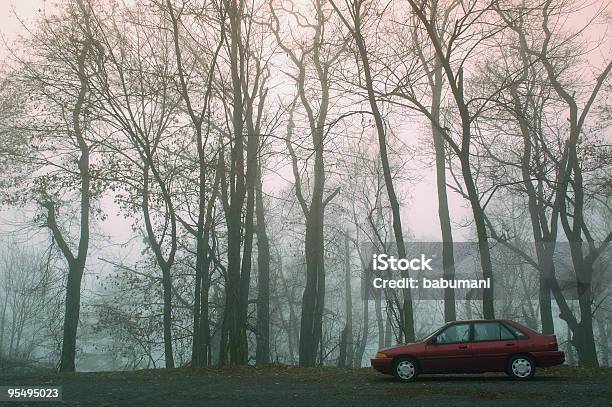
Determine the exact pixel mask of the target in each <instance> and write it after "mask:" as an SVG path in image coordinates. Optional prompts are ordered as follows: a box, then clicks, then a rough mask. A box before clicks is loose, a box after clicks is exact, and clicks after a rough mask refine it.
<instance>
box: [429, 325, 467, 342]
mask: <svg viewBox="0 0 612 407" xmlns="http://www.w3.org/2000/svg"><path fill="white" fill-rule="evenodd" d="M469 340H470V324H454V325H451V326H449V327H448V328H446V329H445V330H444V331H442V332H441V333H440V334H438V336H437V337H436V343H437V344H445V343H462V342H469Z"/></svg>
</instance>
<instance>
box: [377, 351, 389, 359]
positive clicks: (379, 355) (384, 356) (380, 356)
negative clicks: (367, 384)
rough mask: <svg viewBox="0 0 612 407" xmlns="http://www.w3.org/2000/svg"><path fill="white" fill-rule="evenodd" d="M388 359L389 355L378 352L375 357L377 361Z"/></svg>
mask: <svg viewBox="0 0 612 407" xmlns="http://www.w3.org/2000/svg"><path fill="white" fill-rule="evenodd" d="M386 358H387V354H386V353H382V352H378V353H377V354H376V356H375V359H386Z"/></svg>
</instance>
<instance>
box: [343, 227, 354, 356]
mask: <svg viewBox="0 0 612 407" xmlns="http://www.w3.org/2000/svg"><path fill="white" fill-rule="evenodd" d="M350 254H351V253H350V250H349V236H348V231H345V235H344V285H345V287H344V291H345V314H346V325H345V327H344V330H345V332H346V335H345V344H346V349H345V350H346V358H345V360H346V364H345V366H346V367H351V366H352V365H353V353H354V349H353V295H352V291H351V290H352V289H351V258H350Z"/></svg>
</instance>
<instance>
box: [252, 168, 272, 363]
mask: <svg viewBox="0 0 612 407" xmlns="http://www.w3.org/2000/svg"><path fill="white" fill-rule="evenodd" d="M255 212H256V217H257V227H256V233H257V272H258V277H257V348H256V350H255V361H256V363H257V364H266V363H270V242H269V240H268V233H267V231H266V217H265V208H264V203H263V191H262V181H261V162H260V163H259V165H258V166H257V189H256V196H255Z"/></svg>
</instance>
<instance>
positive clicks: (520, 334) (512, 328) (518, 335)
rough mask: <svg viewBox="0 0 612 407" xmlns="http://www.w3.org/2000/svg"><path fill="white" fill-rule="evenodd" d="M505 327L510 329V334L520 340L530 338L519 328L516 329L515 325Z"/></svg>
mask: <svg viewBox="0 0 612 407" xmlns="http://www.w3.org/2000/svg"><path fill="white" fill-rule="evenodd" d="M504 326H505V327H506V328H508V330H509V331H510V332H512V334H514V336H515V337H516V338H518V339H525V338H528V336H527V335H525V334H524V333H523V332H522V331H520V330H519V329H518V328H516V327H515V326H514V325H511V324H504Z"/></svg>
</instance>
